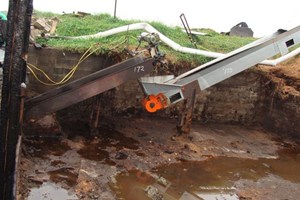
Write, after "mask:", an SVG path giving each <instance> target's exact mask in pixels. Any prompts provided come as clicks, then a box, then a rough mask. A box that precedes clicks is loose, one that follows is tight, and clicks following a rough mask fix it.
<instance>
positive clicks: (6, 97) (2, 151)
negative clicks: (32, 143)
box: [0, 0, 33, 200]
mask: <svg viewBox="0 0 300 200" xmlns="http://www.w3.org/2000/svg"><path fill="white" fill-rule="evenodd" d="M32 10H33V0H9V10H8V20H7V45H6V48H5V59H4V64H3V84H2V101H1V120H0V131H1V133H0V200H11V199H15V197H16V190H15V184H16V183H15V175H16V174H15V171H16V154H17V152H16V149H17V144H18V139H19V136H20V134H21V125H20V122H21V121H22V120H21V119H20V114H21V113H22V112H21V111H20V108H22V106H21V98H22V97H21V83H23V82H25V77H26V60H27V54H28V44H29V34H30V23H31V16H32Z"/></svg>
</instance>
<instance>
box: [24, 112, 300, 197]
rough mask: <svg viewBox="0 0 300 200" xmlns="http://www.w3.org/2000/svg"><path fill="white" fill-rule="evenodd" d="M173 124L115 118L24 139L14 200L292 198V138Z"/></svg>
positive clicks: (298, 179) (295, 153)
mask: <svg viewBox="0 0 300 200" xmlns="http://www.w3.org/2000/svg"><path fill="white" fill-rule="evenodd" d="M69 120H70V121H72V119H71V118H70V119H69ZM116 122H117V123H116ZM176 122H177V121H176V120H174V119H166V118H155V117H143V118H135V117H122V116H119V117H117V118H116V119H115V120H114V122H112V123H114V124H113V126H108V124H107V125H103V126H101V127H99V128H98V130H97V131H96V133H95V132H94V133H93V134H91V133H90V131H91V130H88V129H86V131H87V132H86V133H82V134H80V135H76V134H75V135H73V134H72V133H71V132H70V130H66V126H64V125H61V127H64V128H62V129H61V132H62V133H61V135H60V137H56V138H55V139H53V138H51V137H44V138H43V139H41V138H36V137H33V136H27V138H26V140H25V142H24V143H23V156H22V160H21V165H20V168H21V171H22V173H21V174H22V175H21V181H20V187H19V196H18V197H19V199H29V200H34V199H130V200H134V199H139V200H143V199H167V200H168V199H216V198H219V199H229V200H230V199H276V198H277V197H278V196H280V197H285V196H286V197H288V198H287V199H297V198H298V197H299V192H298V191H300V176H299V173H297V170H298V169H299V168H300V151H299V149H298V146H297V143H296V142H295V141H289V140H288V139H284V138H281V137H279V136H278V135H276V134H273V133H272V132H268V131H265V130H263V129H261V128H245V127H240V126H236V125H216V124H213V125H209V124H207V125H199V124H197V123H193V125H192V128H191V133H190V134H189V135H178V134H177V131H176ZM59 123H60V124H61V123H66V124H67V123H69V122H67V119H64V120H63V121H59ZM82 124H84V123H82ZM76 126H77V127H78V124H77V125H76ZM83 127H85V125H83ZM83 127H81V129H80V130H84V129H85V128H86V127H85V128H83ZM65 130H66V131H65ZM67 132H68V134H67ZM75 133H76V132H75ZM55 134H56V133H54V135H55Z"/></svg>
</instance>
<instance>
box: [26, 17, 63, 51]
mask: <svg viewBox="0 0 300 200" xmlns="http://www.w3.org/2000/svg"><path fill="white" fill-rule="evenodd" d="M58 23H59V19H58V18H57V17H54V18H52V19H46V18H37V17H32V20H31V27H30V29H31V30H30V38H29V39H30V42H31V43H32V44H33V45H34V46H35V47H36V48H42V46H41V45H39V44H37V43H36V42H35V39H36V38H38V37H47V36H50V35H51V36H53V35H55V32H56V27H57V25H58Z"/></svg>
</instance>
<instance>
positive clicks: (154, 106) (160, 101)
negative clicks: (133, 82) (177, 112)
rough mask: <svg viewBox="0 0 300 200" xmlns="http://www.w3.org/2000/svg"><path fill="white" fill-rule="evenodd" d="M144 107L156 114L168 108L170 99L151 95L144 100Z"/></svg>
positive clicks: (160, 94)
mask: <svg viewBox="0 0 300 200" xmlns="http://www.w3.org/2000/svg"><path fill="white" fill-rule="evenodd" d="M143 105H144V107H145V109H146V110H147V111H148V112H151V113H153V112H156V111H158V110H160V109H163V108H166V107H167V106H168V98H167V97H166V96H165V95H164V94H162V93H159V94H157V95H149V96H147V97H146V98H144V99H143Z"/></svg>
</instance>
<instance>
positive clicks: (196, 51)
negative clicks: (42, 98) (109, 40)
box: [64, 23, 300, 66]
mask: <svg viewBox="0 0 300 200" xmlns="http://www.w3.org/2000/svg"><path fill="white" fill-rule="evenodd" d="M139 29H143V30H145V31H147V32H149V33H157V34H158V35H159V37H160V40H161V41H163V42H164V43H165V44H167V45H168V46H169V47H171V48H172V49H174V50H175V51H178V52H182V53H190V54H197V55H203V56H207V57H211V58H219V57H222V56H224V55H225V54H222V53H217V52H210V51H204V50H199V49H194V48H188V47H183V46H180V45H179V44H177V43H176V42H174V41H173V40H171V39H170V38H168V37H166V36H165V35H163V34H162V33H160V32H158V31H157V30H156V29H155V28H154V27H153V26H151V25H150V24H148V23H135V24H129V25H125V26H120V27H117V28H113V29H110V30H107V31H103V32H99V33H96V34H93V35H83V36H75V37H64V38H66V39H89V38H101V37H107V36H110V35H114V34H117V33H121V32H126V31H131V30H139ZM272 36H273V35H271V36H269V37H272ZM269 37H264V38H261V39H259V40H257V42H261V41H264V40H266V39H268V38H269ZM246 46H247V45H246ZM299 53H300V48H297V49H296V50H294V51H292V52H290V53H288V54H286V55H284V56H282V57H280V58H277V59H275V60H265V61H263V62H261V63H260V64H264V65H272V66H275V65H277V64H279V63H281V62H283V61H285V60H287V59H289V58H291V57H293V56H295V55H297V54H299Z"/></svg>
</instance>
